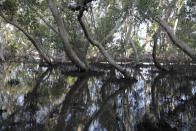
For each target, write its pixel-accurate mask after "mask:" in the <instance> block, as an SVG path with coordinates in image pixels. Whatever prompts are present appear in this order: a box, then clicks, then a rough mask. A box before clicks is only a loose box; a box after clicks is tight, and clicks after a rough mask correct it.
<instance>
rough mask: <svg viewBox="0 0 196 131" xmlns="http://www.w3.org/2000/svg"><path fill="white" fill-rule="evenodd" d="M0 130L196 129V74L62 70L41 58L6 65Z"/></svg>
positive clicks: (2, 76)
mask: <svg viewBox="0 0 196 131" xmlns="http://www.w3.org/2000/svg"><path fill="white" fill-rule="evenodd" d="M0 68H1V73H0V82H1V85H0V130H2V131H4V130H36V131H37V130H40V131H44V130H57V131H83V130H84V131H88V130H89V131H134V130H135V131H153V130H154V131H166V130H167V131H176V130H180V131H181V130H182V131H188V130H192V131H194V130H196V76H195V75H194V73H193V71H192V72H191V73H189V72H186V73H181V74H174V73H173V74H163V73H157V72H153V68H152V67H150V68H146V67H145V68H140V70H133V75H134V76H136V77H137V79H138V81H137V82H136V81H134V80H128V79H124V78H121V77H120V75H119V73H118V72H116V71H115V70H111V71H109V72H106V73H83V74H80V73H74V72H71V73H70V74H69V72H66V73H65V72H62V70H61V69H60V68H55V69H54V68H46V67H40V66H39V65H36V64H25V63H21V64H19V63H12V64H9V63H4V64H1V65H0Z"/></svg>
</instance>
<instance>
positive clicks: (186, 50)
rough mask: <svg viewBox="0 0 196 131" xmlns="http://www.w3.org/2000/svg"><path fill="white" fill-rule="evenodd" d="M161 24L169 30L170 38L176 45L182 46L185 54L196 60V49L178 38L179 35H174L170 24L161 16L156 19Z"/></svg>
mask: <svg viewBox="0 0 196 131" xmlns="http://www.w3.org/2000/svg"><path fill="white" fill-rule="evenodd" d="M154 20H155V21H156V22H157V23H159V25H160V26H161V27H162V28H163V29H164V30H165V31H166V32H167V34H168V36H169V38H170V39H171V41H172V42H173V44H174V45H176V46H177V47H178V48H180V49H181V50H182V51H183V52H184V53H185V54H187V55H188V56H190V57H191V58H192V59H193V60H194V61H196V51H195V50H194V49H191V48H190V47H189V46H188V45H187V44H185V43H184V42H183V41H181V40H178V39H177V37H176V36H175V35H174V33H173V31H172V30H171V29H170V27H169V25H168V24H167V23H166V22H165V21H164V20H161V19H159V18H155V19H154Z"/></svg>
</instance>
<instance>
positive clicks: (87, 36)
mask: <svg viewBox="0 0 196 131" xmlns="http://www.w3.org/2000/svg"><path fill="white" fill-rule="evenodd" d="M83 11H84V10H83ZM83 11H80V13H79V15H78V21H79V23H80V25H81V27H82V29H83V31H84V34H85V36H86V38H87V39H88V41H89V42H90V43H91V44H92V45H93V46H96V47H97V48H98V49H99V50H100V51H101V53H102V54H103V56H104V57H105V58H106V60H107V61H108V63H109V64H110V65H112V66H113V67H114V68H116V69H117V70H118V71H120V72H121V73H122V74H123V75H124V76H125V77H129V78H130V77H131V75H130V73H129V72H128V71H127V70H126V69H125V68H123V67H121V66H120V65H118V64H116V62H115V61H114V59H113V58H112V57H111V56H110V55H109V54H108V53H107V51H106V50H105V48H104V47H103V46H102V44H101V43H99V42H98V41H97V40H94V39H93V38H92V36H91V34H90V33H89V31H88V30H87V28H86V25H85V23H84V22H83V20H82V16H83Z"/></svg>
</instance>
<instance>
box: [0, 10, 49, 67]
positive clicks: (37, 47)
mask: <svg viewBox="0 0 196 131" xmlns="http://www.w3.org/2000/svg"><path fill="white" fill-rule="evenodd" d="M0 16H1V17H2V18H3V19H4V20H5V21H6V22H7V23H9V24H11V25H13V26H14V27H16V28H17V29H19V30H20V31H22V32H23V33H24V34H25V36H26V37H27V38H28V39H29V40H30V41H31V43H32V44H33V45H34V46H35V48H36V49H37V51H38V52H39V54H40V55H41V56H42V57H43V58H44V60H45V61H46V62H47V63H48V64H50V63H51V61H50V58H48V57H47V56H46V54H45V53H44V52H43V51H42V49H41V47H40V46H39V45H38V44H37V42H36V41H35V39H34V38H33V37H32V36H31V35H30V34H29V33H28V32H27V31H25V30H24V29H23V28H22V27H20V26H19V25H18V24H16V23H15V22H13V21H10V20H8V19H7V18H6V17H5V16H4V15H3V13H2V12H0Z"/></svg>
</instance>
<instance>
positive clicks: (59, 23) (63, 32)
mask: <svg viewBox="0 0 196 131" xmlns="http://www.w3.org/2000/svg"><path fill="white" fill-rule="evenodd" d="M47 2H48V5H49V8H50V10H51V12H52V15H53V17H54V19H55V21H56V23H57V26H58V30H59V34H60V37H61V39H62V42H63V47H64V50H65V52H66V54H67V56H68V57H69V58H70V60H71V61H72V62H73V63H74V64H76V65H77V66H78V67H79V68H81V69H82V70H85V71H87V70H89V67H88V66H87V65H86V64H85V63H84V62H83V61H81V60H80V58H79V57H78V56H77V54H76V53H75V52H74V50H73V49H72V47H71V44H70V42H69V40H68V37H67V31H66V30H65V26H64V23H63V20H62V18H61V16H60V14H59V11H58V8H57V6H56V4H55V3H54V1H53V0H47Z"/></svg>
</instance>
